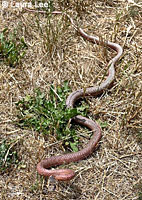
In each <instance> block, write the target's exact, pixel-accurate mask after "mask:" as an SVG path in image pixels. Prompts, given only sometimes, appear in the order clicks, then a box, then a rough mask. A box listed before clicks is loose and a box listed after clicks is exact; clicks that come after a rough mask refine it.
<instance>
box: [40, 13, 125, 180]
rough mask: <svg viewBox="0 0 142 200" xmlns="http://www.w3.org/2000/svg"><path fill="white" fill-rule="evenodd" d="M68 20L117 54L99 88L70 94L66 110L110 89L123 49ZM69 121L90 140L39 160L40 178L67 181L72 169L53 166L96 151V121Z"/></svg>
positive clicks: (90, 37) (98, 130)
mask: <svg viewBox="0 0 142 200" xmlns="http://www.w3.org/2000/svg"><path fill="white" fill-rule="evenodd" d="M60 13H61V12H58V11H57V12H53V14H60ZM68 18H69V19H70V21H71V23H72V25H73V26H74V28H75V29H76V30H77V32H78V33H79V34H80V35H81V36H82V37H83V38H84V39H86V40H88V41H90V42H92V43H94V44H98V45H100V44H101V45H102V43H103V45H104V46H106V47H109V48H111V49H113V50H114V51H116V52H117V54H116V55H115V57H113V58H112V59H111V60H110V61H109V63H108V76H107V78H106V79H105V80H104V81H103V82H102V83H101V84H100V85H99V86H94V87H89V88H86V89H85V90H84V89H79V90H76V91H74V92H72V93H71V94H70V95H69V96H68V97H67V100H66V107H67V109H68V108H73V107H74V104H75V102H76V101H77V100H78V99H80V98H82V97H85V96H97V95H99V94H101V93H103V92H104V90H106V89H107V88H110V86H111V84H112V83H113V81H114V79H115V64H116V62H117V61H118V60H119V59H120V57H121V55H122V53H123V48H122V47H121V46H120V45H119V44H117V43H113V42H110V41H104V42H102V40H100V38H99V37H95V36H91V35H88V34H87V33H86V32H84V30H83V29H82V28H78V27H77V26H76V25H75V24H74V22H73V20H72V18H71V17H69V16H68ZM71 120H74V121H75V123H77V124H80V125H83V126H85V127H87V128H88V129H90V130H91V131H92V133H93V135H92V138H91V139H90V141H89V142H88V144H87V145H86V146H85V148H83V149H81V150H79V151H78V152H72V153H67V154H63V155H59V156H51V157H48V158H45V159H43V160H41V161H40V162H39V163H38V164H37V172H38V173H39V174H40V175H42V176H45V177H46V176H48V177H53V178H54V179H55V180H57V181H69V180H71V179H72V178H73V177H74V176H75V172H74V171H73V170H72V169H54V170H53V169H51V167H53V166H58V165H64V164H69V163H71V162H77V161H80V160H83V159H85V158H87V157H88V156H90V155H91V154H92V153H93V152H94V150H95V149H96V147H97V145H98V143H99V141H100V139H101V136H102V133H101V132H102V131H101V127H100V126H99V124H98V123H97V122H96V121H93V120H91V119H89V118H86V117H84V116H81V115H77V116H75V117H73V118H72V119H71Z"/></svg>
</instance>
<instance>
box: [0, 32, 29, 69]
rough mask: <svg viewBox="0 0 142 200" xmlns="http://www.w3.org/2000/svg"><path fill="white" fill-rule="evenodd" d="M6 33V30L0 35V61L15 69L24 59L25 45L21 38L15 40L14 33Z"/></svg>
mask: <svg viewBox="0 0 142 200" xmlns="http://www.w3.org/2000/svg"><path fill="white" fill-rule="evenodd" d="M7 31H8V29H7V28H6V29H4V30H3V31H2V32H1V33H0V61H4V63H6V64H7V65H9V66H10V67H15V66H16V65H17V64H19V62H20V60H21V59H22V58H23V57H24V55H25V49H26V48H27V44H26V43H25V41H24V38H23V37H22V38H21V39H17V38H16V32H15V33H10V34H8V33H7Z"/></svg>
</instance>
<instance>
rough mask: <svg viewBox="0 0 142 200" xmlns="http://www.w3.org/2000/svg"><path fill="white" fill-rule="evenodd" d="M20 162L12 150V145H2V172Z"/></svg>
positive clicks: (0, 151)
mask: <svg viewBox="0 0 142 200" xmlns="http://www.w3.org/2000/svg"><path fill="white" fill-rule="evenodd" d="M17 160H18V156H17V152H16V151H15V150H14V149H13V148H10V143H7V142H6V141H3V142H2V143H1V144H0V172H4V171H5V170H6V169H8V168H10V167H11V166H12V165H13V164H16V163H17Z"/></svg>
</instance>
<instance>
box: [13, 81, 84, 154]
mask: <svg viewBox="0 0 142 200" xmlns="http://www.w3.org/2000/svg"><path fill="white" fill-rule="evenodd" d="M69 91H70V89H69V86H68V83H67V81H66V82H64V85H63V86H62V87H60V86H58V87H57V88H56V89H55V87H54V86H53V85H51V87H50V91H49V95H48V98H47V97H46V96H47V95H46V94H45V93H43V92H41V91H40V89H36V90H35V93H34V95H33V96H26V97H25V98H24V99H22V100H20V101H19V102H18V103H17V104H16V105H17V109H18V110H19V111H20V112H19V114H18V119H19V120H18V124H19V125H20V126H21V127H30V128H33V129H34V130H36V131H38V132H40V133H43V134H55V135H56V137H57V139H58V140H61V139H62V140H64V141H65V142H64V144H65V145H66V146H69V147H70V148H71V149H72V150H73V151H78V148H77V145H78V139H79V138H78V136H77V135H76V132H75V130H74V129H73V128H70V123H69V121H70V119H71V118H73V117H74V116H76V115H78V114H82V115H85V114H86V111H87V110H86V108H87V106H84V105H83V106H79V107H77V108H70V109H67V108H66V103H65V102H66V98H67V95H68V92H69Z"/></svg>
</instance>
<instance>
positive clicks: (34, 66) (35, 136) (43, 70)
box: [0, 0, 142, 200]
mask: <svg viewBox="0 0 142 200" xmlns="http://www.w3.org/2000/svg"><path fill="white" fill-rule="evenodd" d="M17 2H18V1H17ZM33 2H34V1H33ZM0 4H1V3H0ZM54 7H55V9H56V10H62V11H66V12H67V13H68V14H69V15H70V16H71V17H72V18H73V19H74V22H75V23H76V24H77V25H78V26H79V27H81V28H82V29H83V30H85V31H86V32H87V33H88V34H90V35H97V36H99V37H100V38H101V39H102V40H109V41H112V42H116V43H118V44H120V45H121V46H122V47H123V49H124V52H123V56H122V57H121V59H120V60H119V62H118V63H117V64H116V78H115V82H114V84H113V87H112V88H111V89H109V90H107V91H105V92H104V93H103V95H101V96H100V97H97V98H89V99H88V103H89V106H90V111H91V113H92V115H93V116H94V120H97V121H98V122H99V123H100V124H103V123H106V124H107V125H106V126H104V127H102V138H101V141H100V145H99V148H98V149H97V150H96V151H95V152H94V153H93V154H92V155H91V156H90V157H89V158H87V159H86V160H83V161H80V162H78V163H71V164H70V165H69V167H70V168H72V169H74V170H75V171H76V177H75V178H74V179H73V180H71V181H70V182H59V183H58V182H55V183H52V184H50V183H49V180H48V179H45V178H43V177H41V176H39V175H38V174H37V171H36V165H37V163H38V162H39V161H40V160H41V159H42V158H45V157H46V156H52V155H57V154H62V153H63V151H64V149H63V147H62V145H61V143H60V142H57V141H56V139H55V138H54V139H53V137H51V138H50V137H49V138H48V140H47V141H45V140H44V137H43V136H42V134H39V133H37V132H35V131H33V130H26V129H25V130H23V129H20V128H17V127H16V126H15V125H14V124H13V119H14V120H15V119H16V117H17V116H16V106H15V103H16V102H18V101H19V100H20V99H22V98H23V97H25V96H26V95H27V94H33V91H34V89H35V88H37V87H40V88H41V89H42V90H48V88H49V86H50V85H51V84H52V83H53V84H55V85H58V84H62V83H63V81H64V80H68V81H69V83H70V86H71V88H72V90H73V91H74V90H76V89H79V88H86V87H88V86H93V85H95V84H100V82H102V81H103V80H105V75H106V71H107V67H106V66H107V65H106V64H107V62H108V61H109V60H110V59H111V58H112V57H113V56H114V55H115V52H113V51H111V50H109V49H106V48H104V47H102V46H98V45H94V44H92V43H90V42H88V41H86V40H84V39H83V38H82V37H81V36H80V35H79V34H77V33H76V31H75V30H74V28H73V27H72V25H71V24H70V22H69V21H68V20H67V19H66V17H65V16H63V15H53V16H51V18H50V31H47V30H49V23H48V16H47V15H46V14H43V13H35V12H28V11H26V10H24V9H19V8H13V7H11V6H9V7H8V8H2V5H1V15H0V30H3V29H4V28H6V27H8V30H9V31H12V30H14V29H16V30H17V34H18V36H19V37H22V36H24V38H25V42H26V43H27V45H28V50H27V53H26V55H25V57H24V59H23V60H22V63H21V64H20V65H19V66H17V67H15V68H11V67H9V66H7V65H4V64H3V63H2V64H0V140H1V141H2V140H3V139H13V140H14V141H15V144H14V145H15V148H16V150H17V151H18V156H19V157H20V161H19V164H18V165H16V166H15V167H14V168H12V169H11V170H10V171H9V172H6V173H4V174H2V175H0V191H1V193H0V199H2V200H4V199H6V200H8V199H9V200H10V199H13V200H24V199H25V200H27V199H33V200H45V199H49V200H50V199H61V200H63V199H68V200H69V199H70V200H71V199H78V200H79V199H90V200H102V199H104V200H132V199H133V200H136V199H138V198H139V199H141V198H140V196H139V193H140V192H141V190H140V188H139V189H137V188H136V187H135V186H136V185H137V184H140V183H141V174H142V153H141V141H142V139H141V138H142V112H141V111H142V3H141V1H126V0H116V1H110V0H105V1H101V0H98V1H97V0H96V1H95V0H94V1H92V0H90V1H89V0H84V1H81V0H79V1H71V0H69V1H67V0H66V1H54ZM79 131H82V132H83V133H84V134H86V135H87V131H86V129H85V130H84V129H83V128H81V129H80V130H79ZM87 141H88V140H87V139H84V144H85V143H87ZM66 167H68V166H66ZM141 186H142V185H141Z"/></svg>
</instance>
